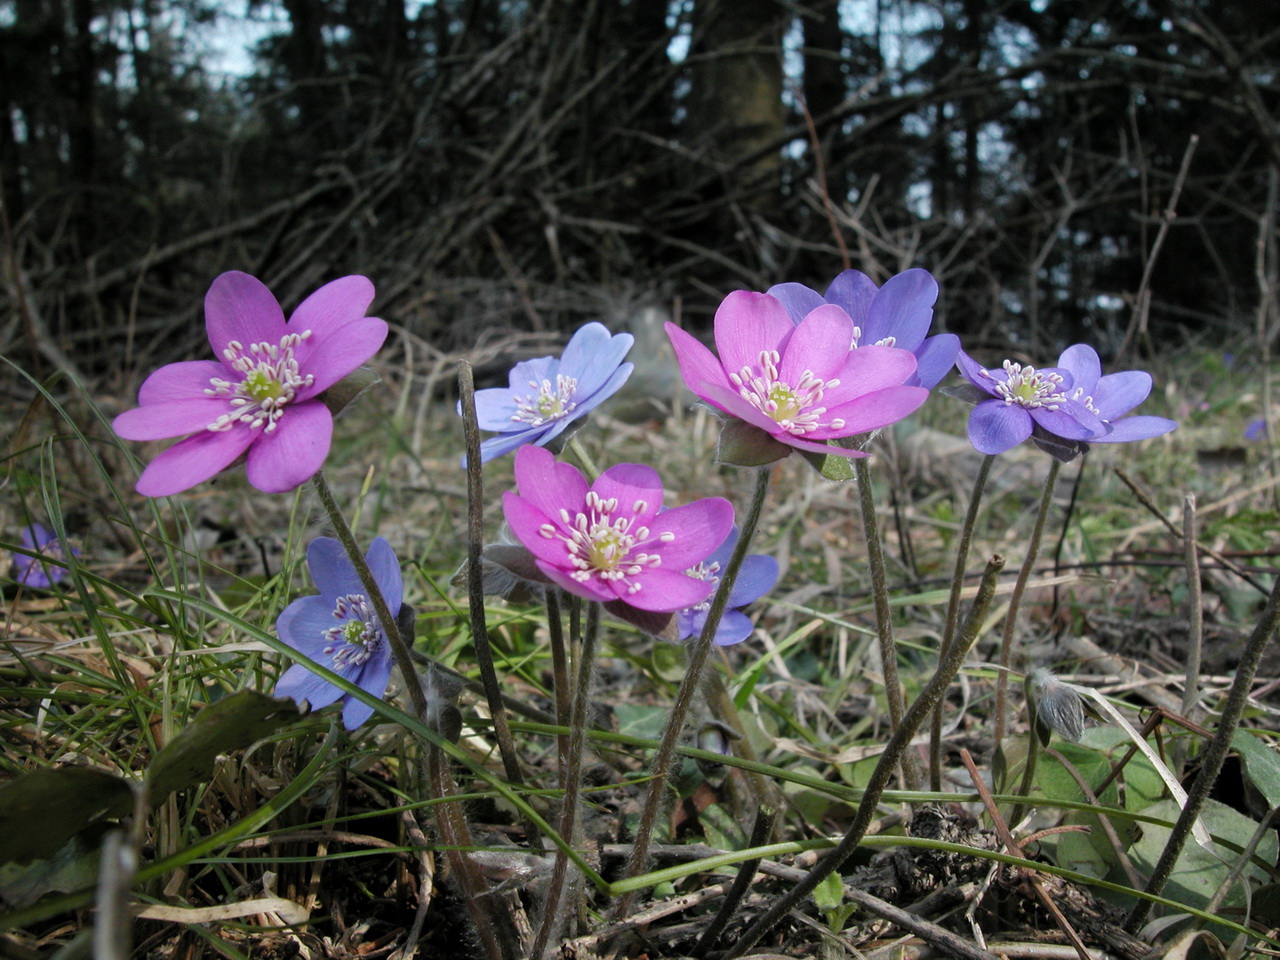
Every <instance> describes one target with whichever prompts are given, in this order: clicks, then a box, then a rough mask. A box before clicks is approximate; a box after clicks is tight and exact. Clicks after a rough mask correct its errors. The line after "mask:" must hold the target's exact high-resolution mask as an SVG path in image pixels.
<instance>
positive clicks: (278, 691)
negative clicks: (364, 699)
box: [271, 663, 342, 710]
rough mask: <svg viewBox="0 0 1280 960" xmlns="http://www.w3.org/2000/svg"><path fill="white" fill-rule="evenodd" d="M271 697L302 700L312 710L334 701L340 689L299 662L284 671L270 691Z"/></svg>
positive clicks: (319, 708)
mask: <svg viewBox="0 0 1280 960" xmlns="http://www.w3.org/2000/svg"><path fill="white" fill-rule="evenodd" d="M271 695H272V696H273V697H279V698H281V699H284V698H286V697H287V698H289V699H292V700H296V701H297V702H298V703H301V702H302V701H303V700H305V701H307V703H308V704H310V705H311V709H312V710H321V709H323V708H325V707H327V706H329V704H331V703H334V702H336V701H337V700H338V698H339V697H341V696H342V691H341V690H339V689H338V688H337V687H335V686H334V685H333V684H332V683H330V682H329V681H328V680H326V679H324V678H323V677H321V676H320V675H319V674H315V673H312V672H311V671H310V670H308V669H307V668H306V667H305V666H303V665H302V664H300V663H295V664H294V665H293V666H291V667H290V668H289V669H288V670H286V671H285V672H284V676H282V677H281V678H280V679H279V680H278V681H276V687H275V689H274V690H272V691H271Z"/></svg>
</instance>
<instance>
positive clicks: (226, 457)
mask: <svg viewBox="0 0 1280 960" xmlns="http://www.w3.org/2000/svg"><path fill="white" fill-rule="evenodd" d="M256 436H257V434H256V433H255V432H254V431H252V430H249V429H248V428H247V427H233V428H232V429H230V430H204V431H202V432H200V433H197V434H195V435H194V436H190V437H187V439H185V440H180V441H179V442H178V443H175V444H174V445H173V446H172V447H170V448H169V449H168V450H166V451H164V452H163V453H162V454H160V455H159V456H158V457H156V458H155V459H154V460H152V461H151V462H150V463H149V464H147V468H146V469H145V470H143V471H142V476H140V477H139V478H138V483H137V486H136V487H135V488H134V489H136V490H137V491H138V492H139V493H140V494H142V495H143V496H144V497H168V496H171V495H173V494H175V493H181V492H182V491H183V490H189V489H190V488H191V487H194V486H195V485H196V484H198V483H204V481H206V480H208V479H209V478H210V477H212V476H213V475H214V474H216V473H219V472H221V471H223V470H225V469H226V468H227V467H229V466H231V464H233V463H234V462H235V461H236V458H237V457H239V456H240V454H242V453H244V452H245V450H246V449H248V447H249V445H250V444H251V443H253V441H254V438H255V437H256Z"/></svg>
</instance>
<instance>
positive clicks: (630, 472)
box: [591, 463, 718, 542]
mask: <svg viewBox="0 0 1280 960" xmlns="http://www.w3.org/2000/svg"><path fill="white" fill-rule="evenodd" d="M591 489H592V490H593V491H594V492H595V493H596V495H597V496H599V497H600V498H601V499H602V500H611V499H616V500H617V501H618V514H621V515H624V516H630V515H634V516H635V518H636V523H637V525H642V526H647V525H649V522H650V521H651V520H652V519H653V518H654V517H655V516H656V515H657V513H658V511H659V510H660V509H661V508H662V479H661V478H660V477H659V476H658V471H656V470H654V469H653V468H652V467H647V466H645V465H644V464H641V463H619V464H616V465H615V466H612V467H610V468H609V469H608V470H606V471H605V472H604V473H602V474H600V478H599V479H598V480H596V482H595V483H593V484H592V485H591ZM618 514H615V516H617V515H618ZM717 542H718V541H717Z"/></svg>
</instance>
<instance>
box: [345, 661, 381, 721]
mask: <svg viewBox="0 0 1280 960" xmlns="http://www.w3.org/2000/svg"><path fill="white" fill-rule="evenodd" d="M352 679H353V680H354V681H355V682H356V684H357V685H358V686H359V687H360V689H361V690H363V691H365V692H366V693H371V694H373V695H374V696H375V697H377V698H378V699H382V696H383V694H385V693H386V692H387V683H388V682H389V681H390V680H391V657H390V656H382V657H374V658H373V659H372V660H370V661H369V662H368V663H366V664H365V665H364V669H363V670H362V671H360V674H359V676H358V677H353V678H352ZM372 716H373V707H372V706H371V705H369V704H367V703H363V702H362V701H360V700H357V699H356V698H355V697H353V696H351V694H347V695H346V697H345V698H343V701H342V725H343V726H344V727H346V728H347V729H348V730H354V729H356V728H357V727H359V726H360V725H361V724H362V723H364V722H365V721H366V720H368V719H369V718H370V717H372Z"/></svg>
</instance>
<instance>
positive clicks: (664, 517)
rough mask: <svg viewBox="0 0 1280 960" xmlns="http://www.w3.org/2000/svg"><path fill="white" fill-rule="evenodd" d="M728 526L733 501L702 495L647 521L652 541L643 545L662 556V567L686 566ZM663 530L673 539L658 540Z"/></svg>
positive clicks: (706, 553)
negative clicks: (702, 497)
mask: <svg viewBox="0 0 1280 960" xmlns="http://www.w3.org/2000/svg"><path fill="white" fill-rule="evenodd" d="M732 529H733V504H731V503H730V502H729V501H728V500H725V499H723V498H722V497H706V498H704V499H702V500H695V501H693V503H686V504H685V505H684V506H680V507H674V508H672V509H670V510H664V511H663V512H662V513H661V514H659V515H658V517H657V518H656V519H654V521H653V522H652V523H651V524H650V525H649V530H650V534H651V536H652V537H653V541H652V544H651V546H649V547H648V548H647V549H648V552H650V553H656V554H658V555H659V556H660V557H662V566H663V568H665V569H667V570H687V569H689V567H692V566H694V565H695V564H698V563H701V562H702V561H703V560H705V559H706V558H707V557H708V556H709V555H710V554H711V552H712V550H714V549H715V546H714V545H715V544H719V543H720V542H721V541H723V540H724V538H725V537H726V536H727V535H728V534H729V531H730V530H732ZM663 534H670V535H671V536H672V537H673V538H674V539H672V540H671V541H670V542H669V543H661V542H659V538H660V537H661V536H662V535H663ZM623 599H624V600H625V599H626V598H625V597H623ZM627 602H628V603H630V601H627ZM688 605H689V604H687V603H686V604H681V606H686V607H687V606H688ZM637 606H639V604H637ZM646 609H657V608H646ZM671 609H673V610H676V609H679V608H678V607H672V608H671Z"/></svg>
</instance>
